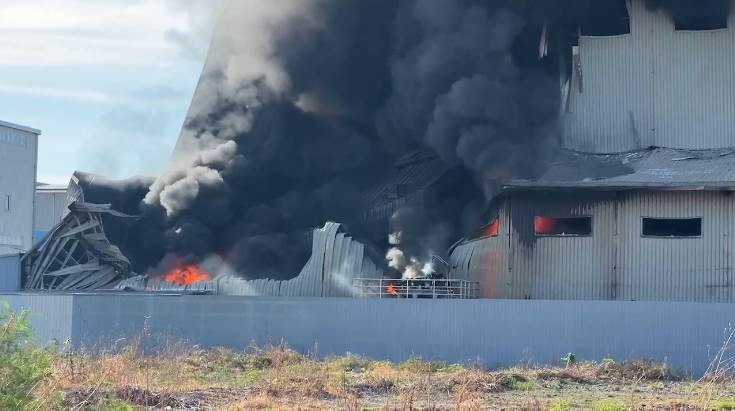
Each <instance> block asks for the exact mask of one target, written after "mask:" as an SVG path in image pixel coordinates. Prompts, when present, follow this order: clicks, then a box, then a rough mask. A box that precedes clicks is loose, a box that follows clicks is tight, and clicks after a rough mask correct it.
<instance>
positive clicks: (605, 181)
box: [451, 0, 735, 302]
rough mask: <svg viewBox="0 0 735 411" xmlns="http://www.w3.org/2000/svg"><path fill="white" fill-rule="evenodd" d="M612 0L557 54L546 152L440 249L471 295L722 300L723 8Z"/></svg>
mask: <svg viewBox="0 0 735 411" xmlns="http://www.w3.org/2000/svg"><path fill="white" fill-rule="evenodd" d="M621 3H624V6H625V7H623V8H622V10H625V11H626V13H625V15H622V16H617V17H616V18H621V19H623V21H624V22H623V24H620V25H618V26H617V27H618V29H620V32H618V33H605V34H606V35H605V36H594V35H580V36H579V38H578V43H577V44H575V45H573V47H572V50H571V52H570V53H569V58H568V59H569V60H571V61H570V64H568V67H569V70H568V71H563V72H562V75H561V79H560V84H561V87H562V92H561V96H562V101H561V103H562V106H561V116H560V123H561V129H562V132H561V146H562V150H561V151H560V153H559V154H558V155H557V157H556V159H555V161H553V163H552V164H551V166H550V167H549V168H548V170H547V171H546V172H545V173H544V175H543V176H541V177H539V178H538V179H535V180H532V181H527V180H516V181H509V182H506V184H505V186H504V190H503V193H502V194H501V195H500V196H499V197H497V198H496V199H495V200H494V202H493V204H492V206H491V207H490V211H489V213H488V226H486V227H483V228H482V229H480V230H478V234H477V235H475V236H474V238H468V239H465V240H463V241H462V242H461V243H459V244H458V245H456V246H455V247H454V248H453V249H452V250H451V254H452V261H451V275H452V276H453V277H455V278H463V279H468V280H472V281H479V282H480V289H481V296H482V297H485V298H514V299H582V300H584V299H592V300H648V301H699V302H735V285H734V284H733V277H735V262H733V254H734V253H733V251H735V245H734V244H733V241H732V238H733V235H735V214H734V212H735V197H734V196H733V190H735V149H732V147H735V116H733V113H735V72H734V71H733V70H732V67H735V29H734V28H733V27H734V26H735V21H734V19H733V14H732V13H730V14H729V15H727V16H726V18H724V17H723V18H717V17H718V16H709V17H711V18H703V19H702V21H701V24H698V25H684V24H682V23H681V22H679V21H677V19H676V16H671V15H668V14H666V13H664V12H662V11H656V10H654V9H652V8H649V7H646V2H645V1H643V0H628V1H621ZM705 17H706V16H705ZM580 32H583V30H580Z"/></svg>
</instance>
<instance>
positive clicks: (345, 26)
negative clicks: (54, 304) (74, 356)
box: [23, 0, 735, 301]
mask: <svg viewBox="0 0 735 411" xmlns="http://www.w3.org/2000/svg"><path fill="white" fill-rule="evenodd" d="M690 3H691V2H688V1H673V0H672V1H669V2H663V1H655V0H604V1H600V0H597V1H582V0H577V1H573V0H568V1H531V0H529V1H517V0H513V1H511V0H495V1H488V2H478V1H473V0H458V1H443V0H414V1H402V2H396V1H394V0H377V1H370V2H368V1H363V2H336V1H321V0H309V1H296V0H294V1H282V2H273V4H269V5H263V4H262V3H259V7H253V4H252V2H247V1H243V2H235V1H232V2H229V4H228V6H227V7H226V9H225V11H224V12H223V13H222V17H221V18H220V21H219V23H218V25H217V28H216V30H215V33H214V38H213V41H212V46H211V49H210V51H209V56H208V59H207V62H206V65H205V68H204V70H203V73H202V77H201V79H200V82H199V85H198V87H197V91H196V93H195V96H194V99H193V101H192V104H191V107H190V110H189V114H188V116H187V120H186V123H185V125H184V128H183V130H182V133H181V137H180V139H179V142H178V144H177V146H176V149H175V152H174V155H173V158H172V160H171V164H170V166H169V168H168V170H167V171H166V173H164V174H163V175H162V176H159V177H158V178H156V179H144V178H142V179H134V180H129V181H125V182H112V181H109V180H105V179H103V178H99V177H95V176H90V175H86V174H83V173H77V174H76V175H75V177H74V179H73V180H72V184H71V187H70V190H69V201H68V205H69V212H68V214H67V216H66V217H65V218H64V221H63V222H62V223H61V224H60V225H59V226H57V227H56V228H55V229H54V230H52V231H51V232H50V233H49V235H48V236H47V237H46V239H45V240H44V241H42V242H41V243H39V244H38V245H37V246H36V247H35V248H34V249H33V250H31V251H30V252H29V253H28V254H27V255H26V257H25V258H24V262H23V275H24V284H25V287H26V288H30V289H64V290H74V289H117V290H126V289H127V290H138V291H145V290H148V291H159V290H189V291H200V292H211V293H217V294H230V295H269V296H317V297H337V296H351V295H353V294H357V295H360V296H380V297H388V298H393V297H409V296H413V297H416V296H419V297H421V296H424V297H426V296H429V297H432V298H473V297H477V296H479V297H483V298H513V299H604V300H608V299H612V300H615V299H617V300H676V301H733V300H735V286H733V284H732V276H733V273H734V272H735V264H733V263H732V262H731V261H730V255H731V254H732V253H731V249H732V248H733V247H734V245H733V244H732V242H731V240H729V238H731V237H732V234H733V233H732V232H734V231H735V219H734V217H733V215H735V214H733V213H732V212H731V211H730V209H731V208H732V204H735V203H733V200H732V195H731V193H732V190H733V189H735V171H733V170H735V149H733V148H732V147H735V137H733V136H734V135H735V116H733V113H734V112H735V95H734V94H733V93H735V87H733V84H734V83H735V72H733V70H732V67H735V64H733V63H735V47H733V46H735V34H734V33H735V31H733V29H732V25H733V23H735V22H734V21H733V13H732V12H731V6H732V4H731V2H730V0H708V1H706V2H703V3H702V4H700V5H698V6H696V7H692V6H691V5H690ZM355 286H357V289H356V288H355ZM427 287H428V288H427ZM375 290H377V291H375Z"/></svg>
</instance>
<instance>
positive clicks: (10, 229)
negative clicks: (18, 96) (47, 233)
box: [0, 121, 41, 255]
mask: <svg viewBox="0 0 735 411" xmlns="http://www.w3.org/2000/svg"><path fill="white" fill-rule="evenodd" d="M40 134H41V132H40V131H39V130H36V129H33V128H30V127H25V126H20V125H17V124H13V123H8V122H4V121H0V255H7V254H17V253H19V252H24V251H27V250H29V249H30V248H31V246H32V244H33V225H34V223H33V220H34V215H33V209H34V198H35V190H36V187H35V185H36V166H37V160H36V158H37V153H38V136H39V135H40Z"/></svg>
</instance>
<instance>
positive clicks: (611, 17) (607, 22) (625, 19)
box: [579, 0, 630, 37]
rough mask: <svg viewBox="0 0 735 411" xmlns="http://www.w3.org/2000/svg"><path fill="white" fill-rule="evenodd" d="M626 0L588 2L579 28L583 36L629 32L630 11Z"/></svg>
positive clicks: (603, 35) (602, 35) (613, 34)
mask: <svg viewBox="0 0 735 411" xmlns="http://www.w3.org/2000/svg"><path fill="white" fill-rule="evenodd" d="M627 3H628V2H627V1H626V0H596V1H594V2H590V5H589V10H588V11H587V14H586V15H585V16H584V17H583V18H582V20H581V22H580V25H579V29H580V33H581V34H582V35H583V36H594V37H606V36H619V35H623V34H630V13H629V12H628V4H627Z"/></svg>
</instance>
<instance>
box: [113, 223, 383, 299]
mask: <svg viewBox="0 0 735 411" xmlns="http://www.w3.org/2000/svg"><path fill="white" fill-rule="evenodd" d="M376 258H377V255H370V253H369V252H368V250H367V248H366V246H365V245H364V244H362V243H360V242H359V241H356V240H353V239H352V237H350V236H349V235H347V234H346V233H344V232H343V231H342V226H341V225H340V224H338V223H332V222H328V223H327V224H325V226H324V227H323V228H319V229H315V230H314V235H313V241H312V252H311V258H309V261H308V262H307V263H306V265H304V268H303V269H302V270H301V272H300V273H299V275H297V276H296V277H294V278H292V279H291V280H286V281H278V280H269V279H258V280H245V279H242V278H239V277H235V276H232V275H225V276H220V277H218V278H216V279H214V280H212V281H204V282H201V283H197V284H194V285H191V286H187V287H182V286H177V285H175V284H170V283H166V282H163V281H157V280H152V279H148V280H146V279H145V278H143V277H135V278H133V279H130V280H126V281H123V282H122V283H120V284H119V285H118V286H117V288H118V289H132V290H141V291H142V290H146V291H187V292H206V293H212V294H219V295H244V296H271V297H351V296H352V280H353V278H382V277H383V270H382V269H381V268H380V267H378V266H377V265H376V263H375V261H376Z"/></svg>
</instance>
